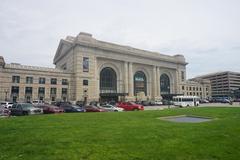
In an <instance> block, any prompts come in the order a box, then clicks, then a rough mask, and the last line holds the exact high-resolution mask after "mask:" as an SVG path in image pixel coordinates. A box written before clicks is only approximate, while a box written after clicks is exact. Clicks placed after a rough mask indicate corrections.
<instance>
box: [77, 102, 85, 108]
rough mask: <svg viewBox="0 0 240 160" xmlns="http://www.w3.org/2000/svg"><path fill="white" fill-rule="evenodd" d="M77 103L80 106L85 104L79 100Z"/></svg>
mask: <svg viewBox="0 0 240 160" xmlns="http://www.w3.org/2000/svg"><path fill="white" fill-rule="evenodd" d="M76 105H77V106H79V107H83V106H84V101H77V102H76Z"/></svg>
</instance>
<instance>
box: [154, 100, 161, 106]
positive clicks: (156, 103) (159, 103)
mask: <svg viewBox="0 0 240 160" xmlns="http://www.w3.org/2000/svg"><path fill="white" fill-rule="evenodd" d="M155 105H163V102H162V101H160V100H156V101H155Z"/></svg>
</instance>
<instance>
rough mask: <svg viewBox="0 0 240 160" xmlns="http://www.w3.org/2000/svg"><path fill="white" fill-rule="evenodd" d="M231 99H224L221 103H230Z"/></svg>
mask: <svg viewBox="0 0 240 160" xmlns="http://www.w3.org/2000/svg"><path fill="white" fill-rule="evenodd" d="M230 102H231V101H230V100H229V99H222V101H221V103H230Z"/></svg>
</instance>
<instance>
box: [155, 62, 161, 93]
mask: <svg viewBox="0 0 240 160" xmlns="http://www.w3.org/2000/svg"><path fill="white" fill-rule="evenodd" d="M156 76H157V77H156V79H157V82H156V83H157V85H156V87H157V88H156V89H157V96H158V97H160V95H161V94H160V74H159V67H157V74H156Z"/></svg>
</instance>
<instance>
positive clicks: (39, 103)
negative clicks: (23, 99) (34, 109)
mask: <svg viewBox="0 0 240 160" xmlns="http://www.w3.org/2000/svg"><path fill="white" fill-rule="evenodd" d="M32 104H33V105H34V106H38V105H41V104H44V101H43V100H33V101H32Z"/></svg>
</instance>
